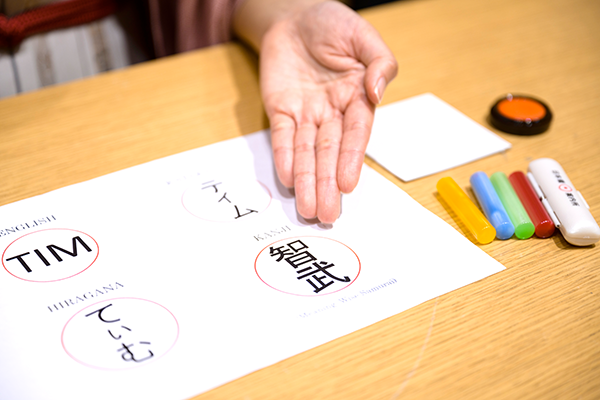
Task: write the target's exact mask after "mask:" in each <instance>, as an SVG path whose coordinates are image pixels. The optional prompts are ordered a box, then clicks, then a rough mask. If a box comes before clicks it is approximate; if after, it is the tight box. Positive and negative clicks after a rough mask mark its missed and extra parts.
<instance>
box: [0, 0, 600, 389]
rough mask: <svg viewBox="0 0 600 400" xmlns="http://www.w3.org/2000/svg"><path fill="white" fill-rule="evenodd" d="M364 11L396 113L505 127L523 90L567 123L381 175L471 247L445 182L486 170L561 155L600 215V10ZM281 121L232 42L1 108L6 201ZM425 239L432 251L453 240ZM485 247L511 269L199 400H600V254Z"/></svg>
mask: <svg viewBox="0 0 600 400" xmlns="http://www.w3.org/2000/svg"><path fill="white" fill-rule="evenodd" d="M362 15H363V16H364V17H365V18H367V19H368V20H369V21H370V22H371V23H372V24H373V25H375V27H377V28H378V30H379V31H380V32H381V34H382V36H383V38H384V40H385V41H386V42H387V43H388V45H389V46H390V48H391V49H392V51H393V52H394V54H395V55H396V57H397V59H398V61H399V65H400V69H399V75H398V78H397V79H396V80H395V81H393V82H392V83H391V84H390V85H389V87H388V89H387V91H386V94H385V97H384V101H383V103H384V104H387V103H390V102H393V101H397V100H401V99H404V98H407V97H410V96H413V95H417V94H420V93H424V92H431V93H434V94H435V95H437V96H438V97H440V98H441V99H443V100H445V101H446V102H448V103H450V104H451V105H453V106H454V107H456V108H457V109H458V110H460V111H462V112H463V113H464V114H466V115H467V116H469V117H470V118H472V119H474V120H475V121H477V122H478V123H480V124H482V125H484V126H487V127H490V126H489V123H488V121H487V120H486V118H487V115H488V113H489V108H490V106H491V105H492V103H493V102H494V101H495V100H496V99H497V98H498V97H499V96H501V95H503V94H506V93H508V92H512V93H523V94H530V95H534V96H536V97H539V98H541V99H543V100H544V101H545V102H547V104H549V106H550V108H551V109H552V111H553V113H554V121H553V123H552V125H551V128H550V130H549V131H547V132H546V133H544V134H541V135H538V136H532V137H518V136H512V135H508V134H504V133H499V134H500V136H502V137H503V138H505V139H506V140H508V141H509V142H511V143H512V145H513V147H512V148H511V149H510V150H508V151H507V152H505V153H503V154H498V155H494V156H491V157H487V158H485V159H483V160H479V161H476V162H472V163H470V164H468V165H465V166H461V167H457V168H453V169H452V170H449V171H446V172H443V173H439V174H435V175H433V176H430V177H426V178H422V179H419V180H417V181H414V182H410V183H404V182H402V181H400V180H398V179H397V178H395V177H393V176H392V175H391V174H390V173H388V172H387V171H386V170H384V169H383V168H381V167H380V166H378V165H377V164H376V163H374V162H373V161H372V160H367V161H366V162H367V164H369V165H371V166H373V167H374V168H375V169H376V170H377V171H379V172H381V173H382V174H383V175H384V176H386V177H387V178H388V179H390V180H391V181H392V182H394V183H395V184H397V185H398V186H399V187H400V188H402V189H403V190H405V191H406V192H407V193H409V194H410V195H411V196H412V197H413V198H415V199H416V200H417V201H418V202H419V203H421V204H422V205H423V206H425V207H426V208H427V209H429V210H430V211H432V212H433V213H435V214H437V215H438V216H439V217H441V218H442V219H444V220H445V221H447V222H448V223H449V224H450V225H452V226H453V227H455V228H456V229H458V230H459V231H461V232H462V233H463V234H465V236H467V237H469V234H468V233H467V232H466V230H465V228H464V226H462V224H461V223H460V222H458V221H457V220H456V219H455V216H454V215H453V214H452V212H450V211H449V210H447V209H445V208H444V206H443V205H442V204H441V203H440V201H439V198H438V197H437V194H436V191H435V184H436V182H437V181H438V180H439V179H440V178H442V177H444V176H452V177H453V178H454V179H455V180H456V181H457V183H458V184H459V185H460V186H462V187H463V188H468V187H469V183H468V179H469V177H470V175H471V174H472V173H473V172H475V171H479V170H481V171H484V172H486V173H488V174H491V173H493V172H496V171H504V172H506V173H511V172H513V171H516V170H523V171H524V170H526V169H527V165H528V163H529V162H530V161H531V160H533V159H536V158H539V157H550V158H554V159H556V160H558V161H559V162H560V163H561V164H562V166H563V167H564V169H565V171H566V172H567V173H568V174H569V177H570V178H571V180H572V182H573V183H574V184H575V186H576V187H577V188H578V189H579V190H580V191H581V192H582V193H583V194H584V196H585V198H586V200H587V202H588V204H589V205H590V207H591V211H592V213H593V214H594V216H595V217H596V219H597V220H598V221H600V183H599V181H600V22H599V21H600V2H598V1H597V0H571V1H562V0H547V1H542V0H488V1H479V0H454V1H448V0H445V1H443V0H422V1H405V2H398V3H393V4H389V5H385V6H380V7H376V8H373V9H368V10H365V11H364V12H363V13H362ZM267 125H268V122H267V120H266V118H265V115H264V112H263V110H262V105H261V102H260V93H259V88H258V72H257V59H256V57H255V56H254V55H252V53H251V52H249V51H248V50H247V49H246V48H244V47H243V46H240V45H238V44H235V43H232V44H227V45H222V46H216V47H213V48H210V49H206V50H201V51H197V52H193V53H189V54H185V55H180V56H176V57H171V58H167V59H163V60H158V61H153V62H149V63H146V64H142V65H138V66H135V67H132V68H129V69H126V70H122V71H118V72H112V73H107V74H103V75H101V76H98V77H95V78H91V79H85V80H82V81H78V82H75V83H72V84H67V85H60V86H55V87H51V88H48V89H44V90H41V91H38V92H34V93H30V94H26V95H21V96H17V97H12V98H8V99H4V100H1V101H0V183H1V191H0V205H4V204H7V203H11V202H14V201H17V200H21V199H24V198H27V197H30V196H34V195H38V194H42V193H45V192H47V191H50V190H53V189H57V188H59V187H63V186H65V185H70V184H73V183H77V182H81V181H85V180H88V179H91V178H94V177H97V176H101V175H104V174H107V173H110V172H114V171H118V170H121V169H123V168H127V167H131V166H134V165H137V164H140V163H143V162H146V161H150V160H153V159H156V158H159V157H164V156H168V155H172V154H176V153H179V152H181V151H185V150H189V149H193V148H196V147H199V146H203V145H207V144H210V143H214V142H217V141H220V140H223V139H228V138H233V137H236V136H240V135H243V134H247V133H251V132H254V131H257V130H259V129H262V128H265V127H267ZM366 217H368V216H366ZM397 228H398V227H394V229H397ZM374 234H377V233H374ZM381 234H383V232H381ZM469 238H470V239H471V240H473V238H471V237H469ZM424 240H431V247H432V251H435V243H436V240H443V238H439V239H438V238H435V237H431V238H424ZM481 249H482V250H483V251H485V252H487V253H488V254H490V255H491V256H492V257H494V258H495V259H497V260H498V261H500V262H501V263H502V264H504V265H505V266H506V268H507V270H506V271H504V272H501V273H498V274H496V275H494V276H491V277H489V278H486V279H484V280H482V281H479V282H476V283H474V284H471V285H468V286H466V287H464V288H461V289H459V290H456V291H453V292H451V293H448V294H446V295H444V296H440V297H439V298H437V299H433V300H431V301H428V302H426V303H424V304H421V305H419V306H417V307H414V308H412V309H410V310H408V311H405V312H403V313H401V314H398V315H396V316H394V317H392V318H388V319H386V320H384V321H381V322H379V323H377V324H374V325H372V326H369V327H367V328H364V329H362V330H359V331H357V332H354V333H352V334H350V335H347V336H345V337H342V338H340V339H337V340H335V341H333V342H330V343H327V344H325V345H322V346H319V347H317V348H315V349H312V350H310V351H307V352H305V353H302V354H300V355H297V356H295V357H292V358H290V359H287V360H285V361H282V362H280V363H277V364H275V365H273V366H270V367H268V368H264V369H262V370H260V371H257V372H255V373H252V374H250V375H247V376H245V377H243V378H240V379H237V380H235V381H233V382H231V383H228V384H226V385H224V386H221V387H219V388H217V389H214V390H212V391H210V392H207V393H204V394H201V395H199V396H197V397H196V399H273V400H275V399H277V400H280V399H345V400H348V399H357V400H358V399H395V398H403V399H404V398H406V399H482V398H486V399H487V398H493V399H598V398H600V335H599V331H600V245H598V244H596V245H595V246H591V247H586V248H576V247H573V246H571V245H569V244H568V243H567V242H565V240H564V239H563V238H562V236H561V235H560V234H555V235H554V236H553V237H552V238H550V239H545V240H542V239H537V238H531V239H528V240H517V239H509V240H507V241H494V242H492V243H491V244H489V245H485V246H481ZM398 252H399V253H401V252H402V244H401V243H399V245H398ZM415 267H416V268H418V266H415ZM198 379H199V380H200V379H202V377H198Z"/></svg>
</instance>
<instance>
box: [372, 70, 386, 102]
mask: <svg viewBox="0 0 600 400" xmlns="http://www.w3.org/2000/svg"><path fill="white" fill-rule="evenodd" d="M386 85H387V82H386V81H385V78H384V77H383V76H382V77H381V78H379V80H378V81H377V84H376V85H375V96H377V104H380V103H381V100H382V99H383V92H384V91H385V87H386Z"/></svg>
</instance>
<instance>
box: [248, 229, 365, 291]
mask: <svg viewBox="0 0 600 400" xmlns="http://www.w3.org/2000/svg"><path fill="white" fill-rule="evenodd" d="M303 237H311V238H319V239H328V240H333V241H334V242H338V243H339V244H341V245H342V246H345V247H347V248H348V250H350V251H351V252H352V253H353V254H354V256H355V257H356V259H357V260H358V274H356V278H354V279H353V280H352V282H350V283H349V284H347V285H346V286H344V287H343V288H341V289H338V290H336V291H333V292H330V293H323V294H314V295H312V294H296V293H289V292H284V291H283V290H279V289H277V288H276V287H273V286H271V285H269V284H268V283H267V282H265V281H264V280H263V278H261V277H260V275H259V273H258V271H257V269H256V262H257V261H258V257H260V255H261V254H262V252H263V251H265V250H266V249H267V247H269V246H272V245H274V244H275V243H277V242H281V241H284V240H289V239H296V238H303ZM361 271H362V263H361V262H360V257H358V254H356V252H355V251H354V250H352V249H351V248H350V246H348V245H346V244H344V243H342V242H340V241H339V240H336V239H332V238H328V237H325V236H293V237H289V238H284V239H279V240H276V241H274V242H273V243H271V244H268V245H266V246H265V247H264V248H263V249H262V250H261V251H259V252H258V255H257V256H256V258H255V259H254V272H255V273H256V276H258V279H260V280H261V281H262V283H264V284H265V285H267V286H268V287H270V288H271V289H275V290H277V291H278V292H281V293H285V294H291V295H293V296H301V297H318V296H327V295H330V294H333V293H337V292H339V291H342V290H344V289H346V288H347V287H348V286H350V285H352V284H353V283H354V282H356V280H357V279H358V277H359V276H360V272H361Z"/></svg>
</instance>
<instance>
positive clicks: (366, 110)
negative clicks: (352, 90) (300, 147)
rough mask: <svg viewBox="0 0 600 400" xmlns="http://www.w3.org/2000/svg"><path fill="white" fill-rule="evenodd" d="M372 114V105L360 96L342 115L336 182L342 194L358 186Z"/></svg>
mask: <svg viewBox="0 0 600 400" xmlns="http://www.w3.org/2000/svg"><path fill="white" fill-rule="evenodd" d="M374 112H375V106H374V105H373V103H371V102H370V101H369V100H368V99H367V98H366V97H364V96H360V97H358V98H357V99H355V100H353V101H352V102H351V103H350V105H349V106H348V108H347V109H346V112H345V113H344V132H343V136H342V143H341V147H340V155H339V160H338V166H337V181H338V185H339V188H340V190H341V191H342V193H350V192H352V191H353V190H354V188H355V187H356V185H357V184H358V178H359V177H360V170H361V168H362V165H363V162H364V159H365V151H366V150H367V143H368V142H369V137H370V136H371V127H372V126H373V117H374Z"/></svg>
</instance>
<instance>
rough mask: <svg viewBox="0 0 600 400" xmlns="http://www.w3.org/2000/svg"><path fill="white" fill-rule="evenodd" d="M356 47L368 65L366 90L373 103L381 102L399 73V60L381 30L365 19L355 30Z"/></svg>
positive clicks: (360, 59) (363, 61) (360, 56)
mask: <svg viewBox="0 0 600 400" xmlns="http://www.w3.org/2000/svg"><path fill="white" fill-rule="evenodd" d="M353 42H354V48H355V49H356V51H357V54H356V56H357V58H358V60H359V61H360V62H362V63H363V64H364V65H365V66H366V67H367V71H366V73H365V91H366V93H367V97H368V98H369V100H371V102H373V104H379V103H381V99H382V98H383V92H384V91H385V88H386V87H387V85H388V84H389V83H390V82H391V81H392V80H393V79H394V78H395V77H396V74H397V73H398V62H397V61H396V58H395V57H394V55H393V54H392V52H391V50H390V49H389V48H388V47H387V45H386V44H385V42H384V41H383V39H382V38H381V36H380V35H379V32H377V30H375V28H373V26H371V25H370V24H369V23H368V22H367V21H365V20H363V23H362V24H360V27H359V29H357V30H356V31H355V34H354V37H353Z"/></svg>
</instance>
